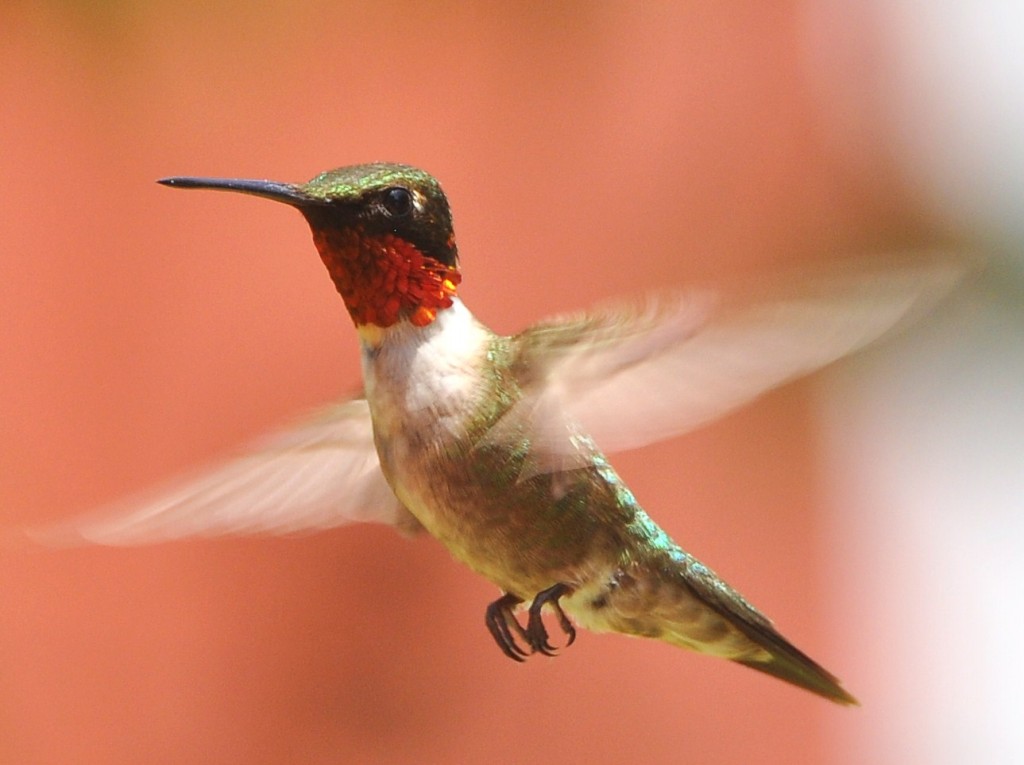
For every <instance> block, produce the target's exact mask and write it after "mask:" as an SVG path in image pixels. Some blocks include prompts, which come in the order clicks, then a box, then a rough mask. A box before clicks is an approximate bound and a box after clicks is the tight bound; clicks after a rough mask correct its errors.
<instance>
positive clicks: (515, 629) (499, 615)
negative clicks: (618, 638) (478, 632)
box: [484, 593, 572, 661]
mask: <svg viewBox="0 0 1024 765" xmlns="http://www.w3.org/2000/svg"><path fill="white" fill-rule="evenodd" d="M522 602H523V601H522V599H521V598H518V597H516V596H515V595H513V594H511V593H506V594H505V595H502V596H501V597H500V598H498V599H497V600H496V601H494V602H493V603H491V604H490V605H489V606H487V612H486V615H485V616H484V621H485V623H486V624H487V629H488V631H490V633H491V636H492V637H493V638H494V642H495V643H497V644H498V648H500V649H501V652H502V653H503V654H505V655H506V656H508V657H509V658H510V659H513V660H515V661H526V659H527V657H528V656H529V655H530V654H531V653H533V648H532V647H531V649H530V650H529V651H527V650H526V649H524V648H523V647H521V646H520V645H519V641H518V640H516V637H518V638H519V640H521V641H522V642H523V643H526V645H528V646H531V645H532V643H531V641H530V638H529V637H528V636H527V633H526V630H524V629H523V627H522V625H521V624H520V623H519V621H518V620H517V619H516V617H515V614H514V613H513V611H514V610H515V607H516V606H518V605H519V604H520V603H522ZM569 642H572V641H571V640H570V641H569Z"/></svg>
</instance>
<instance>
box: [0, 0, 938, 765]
mask: <svg viewBox="0 0 1024 765" xmlns="http://www.w3.org/2000/svg"><path fill="white" fill-rule="evenodd" d="M95 5H96V7H93V4H86V3H81V4H76V3H37V4H28V3H17V2H15V3H13V4H11V3H8V4H6V5H5V6H4V7H3V9H2V10H0V29H2V30H3V31H2V32H0V42H2V44H0V103H2V107H0V109H2V111H0V119H2V141H3V144H2V151H0V266H2V274H3V277H2V279H0V310H2V319H3V324H2V326H3V340H2V343H0V407H2V412H3V414H2V419H0V513H2V516H0V520H2V521H3V522H4V523H5V524H7V525H8V526H12V525H18V524H22V523H31V522H37V521H41V520H46V519H53V518H57V517H65V516H69V515H72V514H74V513H76V512H81V511H84V510H87V509H89V508H91V507H94V506H95V505H97V504H100V503H102V502H105V501H108V500H111V499H114V498H117V497H119V496H120V495H122V494H125V493H127V492H130V491H132V490H135V489H140V488H143V487H146V486H148V485H150V484H152V483H153V482H157V481H160V480H162V479H166V478H169V477H171V476H173V475H174V474H176V473H177V472H180V471H182V470H184V469H188V468H190V467H194V466H198V465H202V464H203V463H205V462H207V461H210V460H213V459H215V458H216V457H217V456H218V455H221V454H224V453H225V452H229V451H230V450H231V448H232V447H234V446H236V445H237V444H238V443H239V442H244V441H245V440H246V439H247V438H250V437H252V436H255V435H257V434H259V433H260V432H262V431H264V430H266V429H267V428H269V427H272V426H275V425H278V424H280V423H281V422H283V421H287V420H288V418H289V417H291V416H293V415H295V414H296V413H300V412H302V411H303V410H305V409H307V408H310V407H313V406H315V405H317V404H318V403H321V402H324V401H326V400H328V399H330V398H332V397H335V396H337V395H339V394H342V393H345V392H347V391H351V390H353V389H355V388H356V386H357V385H358V374H359V373H358V363H357V352H356V343H355V336H354V332H353V331H352V329H351V326H350V323H349V320H348V317H347V316H346V315H345V313H344V310H343V308H342V304H341V302H340V299H339V298H338V297H337V295H336V294H335V293H334V291H333V288H332V286H331V284H330V281H329V280H328V279H327V277H326V275H325V274H324V273H323V269H322V266H321V265H320V263H319V262H318V259H317V257H316V255H315V252H314V251H313V248H312V246H311V243H310V241H309V235H308V231H307V230H306V228H305V224H304V223H303V221H302V220H301V218H300V217H299V216H298V215H296V214H295V213H294V212H293V211H290V210H288V209H286V208H284V207H276V206H273V205H271V204H270V203H266V202H262V201H260V200H254V199H245V198H241V197H232V196H229V195H224V194H212V193H210V194H205V195H204V194H199V193H197V192H192V193H184V192H177V191H173V190H169V189H166V188H161V187H159V186H157V185H156V184H155V183H153V181H154V180H155V179H156V178H159V177H162V176H166V175H173V174H196V175H232V176H247V177H270V178H275V179H279V180H289V181H299V180H304V179H306V178H308V177H310V176H312V175H313V174H315V173H316V172H318V171H320V170H322V169H325V168H328V167H332V166H336V165H342V164H350V163H355V162H364V161H371V160H377V159H386V160H393V161H402V162H409V163H414V164H418V165H421V166H423V167H425V168H427V169H428V170H430V171H432V172H433V173H435V174H436V175H437V176H438V177H439V178H440V179H441V180H442V182H443V183H444V185H445V187H446V189H447V191H448V194H449V197H450V199H451V200H452V203H453V205H454V209H455V215H456V225H457V233H458V238H459V243H460V249H461V252H462V256H463V270H464V287H463V289H462V290H461V294H462V295H463V297H464V299H465V300H466V302H467V303H468V304H469V305H470V306H471V308H472V309H473V310H474V311H475V312H476V313H477V314H478V315H479V316H480V317H481V318H482V319H483V320H484V321H486V322H488V323H489V324H490V325H491V326H493V327H494V328H495V329H498V330H503V331H512V330H515V329H517V328H520V327H522V326H523V325H525V324H526V323H528V322H530V321H532V320H534V319H536V318H539V317H541V316H543V315H545V314H548V313H551V312H556V311H562V310H567V309H575V308H579V307H582V306H585V305H587V304H589V303H592V302H594V301H596V300H599V299H602V298H606V297H609V296H612V295H618V294H622V293H633V292H638V291H643V290H645V289H652V288H659V287H664V286H672V285H682V284H685V283H687V282H689V281H693V280H700V281H709V280H710V281H715V280H719V279H726V278H728V277H729V276H731V275H732V274H734V273H735V272H737V271H741V270H752V269H758V268H764V267H769V266H778V265H780V264H782V263H784V262H790V261H795V260H800V259H804V258H808V257H821V256H822V255H829V254H839V255H842V254H845V253H849V252H854V251H857V250H862V249H872V248H876V247H885V246H890V245H893V244H907V243H915V242H916V241H918V239H919V236H918V235H917V234H915V231H916V230H917V229H918V223H917V222H916V216H915V213H914V210H913V206H912V205H911V204H909V203H907V202H906V200H905V197H904V195H903V193H902V192H901V186H900V183H899V179H898V178H896V177H895V176H894V175H892V174H890V173H889V172H888V171H886V170H884V168H885V167H886V165H885V162H884V157H882V156H876V155H873V154H871V153H870V152H868V153H865V154H863V155H861V156H854V155H851V154H850V153H848V152H844V153H839V152H833V151H832V149H831V148H830V144H829V142H828V141H827V140H826V138H825V135H824V131H823V130H822V129H821V123H820V116H819V114H818V104H817V102H816V100H815V97H814V92H815V91H814V88H813V87H812V86H811V85H810V78H809V75H808V72H807V69H806V61H805V59H804V58H803V55H802V53H801V50H802V49H801V28H800V23H799V21H800V16H799V13H798V11H799V8H800V4H799V3H786V2H783V3H770V4H769V3H760V4H759V3H739V2H736V3H724V4H722V3H720V4H717V5H716V6H715V7H714V8H711V7H710V6H707V5H705V4H697V3H694V4H692V5H689V6H687V5H686V4H679V6H678V7H677V8H673V9H665V8H662V9H658V8H656V7H652V6H650V5H644V6H643V8H642V9H638V8H636V7H634V6H633V5H631V4H595V3H587V2H581V3H568V4H547V3H530V4H514V5H508V4H505V5H492V6H489V5H481V6H476V7H473V6H469V5H467V4H462V3H454V2H451V3H432V4H416V3H396V4H369V3H365V4H363V3H360V4H348V3H344V4H338V3H330V2H323V3H304V4H281V5H279V6H277V7H274V8H269V9H264V8H257V7H256V6H253V5H251V4H248V3H229V4H225V5H223V6H222V7H221V9H220V10H219V11H213V12H211V11H208V10H200V8H201V6H199V5H192V4H186V5H180V4H173V3H166V2H165V3H160V2H157V3H148V4H139V5H135V4H130V3H124V4H117V3H108V4H95ZM807 391H808V387H807V386H806V385H798V386H791V387H789V388H787V389H784V390H782V391H780V392H777V393H775V394H772V395H771V396H769V397H768V398H767V399H765V400H764V401H763V402H761V403H760V404H758V405H757V406H755V407H752V408H749V409H747V410H745V411H743V412H741V413H738V414H736V415H733V416H731V417H729V418H727V419H725V420H724V421H722V422H721V423H719V424H717V425H715V426H714V427H711V428H708V429H705V430H702V431H700V432H698V433H695V434H693V435H692V436H690V437H688V438H686V439H682V440H679V441H677V442H673V443H669V444H662V445H659V446H657V447H653V448H650V449H647V450H646V451H644V452H642V453H638V454H628V455H622V456H621V457H620V458H619V459H618V460H617V461H616V464H617V465H618V466H619V468H620V472H621V473H622V474H623V475H624V476H625V478H626V479H627V480H628V481H629V483H630V484H631V486H632V487H633V489H634V490H635V492H636V493H637V495H638V496H639V498H640V499H641V501H642V502H643V503H644V504H645V505H646V506H647V507H648V509H649V510H650V511H651V512H652V514H653V515H654V516H655V517H656V518H658V519H659V520H660V521H661V522H662V523H663V524H664V525H665V526H666V527H667V528H668V529H669V530H670V531H671V532H672V533H673V534H674V535H675V536H676V538H677V539H678V540H679V541H680V542H681V543H682V544H683V545H684V546H685V547H687V548H688V549H689V550H691V551H692V552H694V553H695V554H697V555H698V556H700V557H701V558H702V559H704V560H705V561H706V562H707V563H709V564H710V565H711V566H713V567H714V568H716V569H717V570H718V571H719V572H720V573H722V574H723V575H724V576H726V577H727V578H728V579H729V580H730V582H732V583H733V584H734V585H736V586H737V587H738V588H739V589H741V590H742V591H744V592H745V593H746V594H748V595H749V597H750V598H751V600H752V601H753V602H754V603H756V604H757V605H758V606H759V607H761V608H762V609H763V610H764V611H765V612H766V613H767V614H768V615H770V616H771V617H772V618H773V619H774V620H775V621H776V623H777V624H778V625H779V627H780V628H781V630H782V631H783V632H784V633H785V634H786V635H787V636H789V637H790V638H791V639H792V640H794V642H796V643H797V644H798V645H799V646H801V647H802V648H803V649H804V650H806V651H807V652H809V653H810V654H811V655H813V656H814V657H815V658H817V659H818V660H820V661H821V662H822V663H823V664H825V665H826V666H827V667H829V668H830V669H832V670H833V671H834V672H836V673H837V674H839V675H840V676H843V677H844V679H845V680H846V681H847V684H848V687H849V688H850V689H851V691H853V692H854V693H855V694H856V693H857V690H858V683H857V678H856V677H853V676H850V675H849V673H848V672H844V670H845V669H846V668H847V667H848V666H849V663H848V661H847V660H846V659H844V654H843V651H842V650H841V646H842V642H841V641H840V640H839V637H840V636H841V635H842V634H844V633H847V632H849V631H853V630H859V629H863V628H864V625H863V624H850V623H844V622H843V621H842V614H839V615H838V616H837V618H838V619H839V621H838V622H836V623H831V624H830V623H827V622H826V613H828V609H827V608H826V607H825V604H826V602H827V600H828V598H829V595H830V587H829V582H827V581H824V580H823V574H822V572H823V570H824V569H823V562H824V561H826V559H827V557H828V556H829V550H827V549H824V547H823V544H822V535H821V528H822V524H823V522H824V521H823V515H822V513H823V512H824V506H823V501H822V500H821V498H819V497H818V496H817V494H816V487H817V486H818V484H819V478H818V470H817V464H818V462H817V460H818V458H817V456H816V452H815V439H814V437H813V433H814V431H813V428H812V427H811V409H810V406H809V404H808V403H807V399H806V393H807ZM642 394H643V391H638V395H642ZM0 587H2V590H0V593H2V595H0V598H2V600H0V687H2V688H3V691H2V693H0V761H2V762H4V763H52V762H75V763H142V762H145V763H182V762H189V763H248V764H253V765H255V764H257V763H267V764H269V763H292V762H295V763H299V762H302V763H319V762H323V763H327V762H417V763H453V762H458V763H463V762H465V763H468V762H480V761H487V762H490V763H495V764H497V763H512V762H535V761H541V760H543V761H551V762H573V761H584V760H587V761H593V762H650V763H661V762H676V761H680V760H682V759H687V760H690V761H693V762H701V763H734V762H758V763H764V764H769V763H779V764H782V763H786V764H787V765H792V764H793V763H823V762H827V761H829V759H830V755H831V754H832V750H831V748H830V742H829V739H828V736H827V732H828V730H829V729H830V727H832V726H834V724H835V722H834V721H835V718H836V716H842V715H846V716H855V715H858V714H859V712H858V711H857V710H844V709H840V708H838V707H835V706H833V705H830V704H828V703H826V702H824V701H822V700H820V699H818V698H816V697H813V696H811V695H810V694H806V693H803V692H800V691H798V690H795V689H793V688H790V687H788V686H786V685H784V684H782V683H779V682H776V681H773V680H771V679H768V678H765V677H763V676H761V675H759V674H757V673H754V672H752V671H749V670H746V669H743V668H740V667H736V666H731V665H728V664H726V663H723V662H715V661H712V660H709V659H705V658H702V657H698V656H696V655H693V654H689V653H684V652H681V651H679V650H677V649H673V648H670V647H668V646H665V645H661V644H658V643H654V642H645V641H636V640H629V639H626V638H622V637H618V636H599V635H592V634H583V635H581V637H580V639H579V641H578V643H577V645H575V646H574V647H573V648H572V649H571V650H570V651H568V652H567V653H566V654H565V655H564V656H562V657H560V658H559V659H557V660H553V661H547V660H540V659H535V660H533V661H531V662H529V663H528V664H527V665H525V666H518V665H515V664H513V662H510V661H508V660H507V659H506V658H505V657H503V656H502V655H501V654H500V653H499V651H498V650H497V649H496V647H495V646H494V645H493V643H492V641H491V639H490V637H489V636H488V635H487V633H486V631H485V630H484V627H483V609H484V607H485V605H486V604H487V603H488V602H489V601H490V600H492V599H493V598H494V597H495V596H496V592H495V590H494V588H492V587H491V586H490V585H489V584H488V583H486V582H484V581H482V580H481V579H479V578H478V577H476V576H474V575H473V574H472V573H470V572H469V571H467V570H465V569H463V568H462V567H460V566H458V565H457V564H455V563H454V562H453V561H452V560H451V559H450V557H449V556H448V554H447V553H446V552H445V551H444V550H443V549H442V548H441V547H440V546H439V545H438V544H436V543H434V542H433V541H432V540H430V539H418V540H416V541H412V542H410V541H407V540H404V539H401V538H399V537H398V536H397V535H396V534H394V533H393V532H392V531H391V530H389V529H384V528H374V527H350V528H346V529H340V530H337V531H334V532H331V533H327V534H322V535H319V536H311V537H304V538H296V539H283V540H282V539H241V540H223V541H222V540H215V541H205V542H192V543H180V544H172V545H163V546H154V547H143V548H137V549H104V548H92V549H78V550H69V551H54V550H36V549H34V550H24V549H17V548H13V547H12V548H8V549H2V550H0ZM864 701H865V702H866V703H870V699H864Z"/></svg>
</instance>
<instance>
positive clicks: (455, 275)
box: [313, 226, 462, 329]
mask: <svg viewBox="0 0 1024 765" xmlns="http://www.w3.org/2000/svg"><path fill="white" fill-rule="evenodd" d="M313 243H314V244H315V245H316V248H317V251H318V252H319V253H320V259H321V260H322V261H323V263H324V265H325V266H326V267H327V271H328V273H329V274H330V275H331V279H332V280H333V281H334V286H335V287H336V288H337V290H338V292H339V293H340V294H341V297H342V299H343V300H344V301H345V307H346V308H347V309H348V312H349V315H350V316H351V317H352V321H353V322H354V323H355V325H356V327H357V328H362V327H376V328H377V329H387V328H389V327H392V326H395V325H397V324H399V323H409V324H412V325H413V326H415V327H426V326H427V325H429V324H431V323H433V322H434V320H435V319H436V318H437V316H438V314H439V313H440V312H443V311H446V310H448V309H450V308H451V306H452V300H453V298H454V297H455V292H456V289H457V287H458V285H459V282H460V281H461V280H462V276H461V274H460V273H459V270H458V269H457V268H456V267H455V266H449V265H445V264H444V263H441V262H440V261H438V260H436V259H434V258H432V257H429V256H428V255H425V254H423V252H421V251H420V250H419V249H418V248H417V247H416V246H415V245H413V244H412V243H411V242H409V241H407V240H405V239H402V238H401V237H398V236H395V235H394V234H391V233H386V232H385V233H372V234H371V233H367V232H366V231H365V230H364V229H363V228H362V227H359V226H356V227H350V228H345V229H330V228H327V229H316V228H314V230H313Z"/></svg>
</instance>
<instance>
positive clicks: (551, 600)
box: [526, 583, 576, 656]
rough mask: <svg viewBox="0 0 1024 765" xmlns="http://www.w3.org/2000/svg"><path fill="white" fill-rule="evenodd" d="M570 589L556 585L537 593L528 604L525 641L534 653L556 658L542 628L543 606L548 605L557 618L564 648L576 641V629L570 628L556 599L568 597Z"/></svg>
mask: <svg viewBox="0 0 1024 765" xmlns="http://www.w3.org/2000/svg"><path fill="white" fill-rule="evenodd" d="M571 592H572V589H571V588H570V587H569V585H567V584H561V583H559V584H556V585H555V586H553V587H548V588H547V589H546V590H544V591H543V592H539V593H537V595H536V596H535V597H534V599H533V603H531V604H530V617H529V620H528V621H527V623H526V641H527V642H528V643H529V645H530V647H531V648H532V649H533V650H534V651H539V652H540V653H542V654H544V655H545V656H556V655H557V654H558V650H557V649H556V648H555V647H554V646H553V645H551V643H549V642H548V631H547V628H545V627H544V620H543V619H542V618H541V611H542V610H543V609H544V606H545V605H547V604H550V605H551V607H552V608H553V609H554V611H555V615H556V616H557V617H558V625H559V626H560V627H561V628H562V631H563V632H564V633H565V635H566V638H567V640H566V643H565V648H568V647H569V646H571V645H572V644H573V641H574V640H576V628H575V627H573V626H572V622H570V621H569V617H567V616H566V615H565V612H564V611H563V610H562V606H561V605H559V603H558V599H559V598H561V597H563V596H564V595H568V594H569V593H571Z"/></svg>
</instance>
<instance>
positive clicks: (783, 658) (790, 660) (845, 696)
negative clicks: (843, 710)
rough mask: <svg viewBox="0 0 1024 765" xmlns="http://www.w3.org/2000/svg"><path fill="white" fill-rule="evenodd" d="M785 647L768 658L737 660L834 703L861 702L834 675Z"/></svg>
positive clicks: (792, 649) (794, 650)
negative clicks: (784, 649)
mask: <svg viewBox="0 0 1024 765" xmlns="http://www.w3.org/2000/svg"><path fill="white" fill-rule="evenodd" d="M787 645H788V644H787ZM788 648H789V649H790V650H789V651H786V652H785V653H782V652H775V651H773V653H772V656H771V658H769V659H768V660H767V661H750V660H737V663H738V664H742V665H743V666H745V667H750V668H751V669H756V670H757V671H758V672H764V673H765V674H768V675H771V676H772V677H777V678H779V679H780V680H785V681H786V682H787V683H792V684H793V685H797V686H800V687H801V688H805V689H807V690H808V691H811V692H812V693H816V694H818V695H819V696H824V697H825V698H826V699H828V700H829V701H834V702H836V703H837V704H844V705H846V706H859V705H860V702H859V701H857V699H855V698H854V697H853V696H852V695H850V694H849V693H848V692H847V691H846V690H845V689H844V688H843V687H842V686H841V685H840V684H839V680H838V679H837V678H836V677H835V676H834V675H832V674H831V673H829V672H828V671H826V670H825V669H824V668H823V667H821V666H820V665H818V664H817V663H815V662H814V661H812V660H811V659H810V658H809V657H807V656H806V655H804V654H803V653H801V652H800V651H798V650H797V649H796V648H793V646H791V645H790V646H788Z"/></svg>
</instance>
